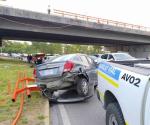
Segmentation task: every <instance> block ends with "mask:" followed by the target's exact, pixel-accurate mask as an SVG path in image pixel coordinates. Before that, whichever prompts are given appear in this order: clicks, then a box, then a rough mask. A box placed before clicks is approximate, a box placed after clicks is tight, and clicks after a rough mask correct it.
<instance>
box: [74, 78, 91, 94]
mask: <svg viewBox="0 0 150 125" xmlns="http://www.w3.org/2000/svg"><path fill="white" fill-rule="evenodd" d="M77 92H78V94H79V95H80V96H87V95H88V94H89V83H88V81H87V80H86V79H85V78H80V79H78V81H77Z"/></svg>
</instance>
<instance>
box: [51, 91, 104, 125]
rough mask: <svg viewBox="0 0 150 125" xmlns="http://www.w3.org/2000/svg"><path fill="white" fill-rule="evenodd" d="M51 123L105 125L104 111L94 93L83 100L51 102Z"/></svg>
mask: <svg viewBox="0 0 150 125" xmlns="http://www.w3.org/2000/svg"><path fill="white" fill-rule="evenodd" d="M50 110H51V115H50V117H51V122H52V125H105V111H104V109H103V107H102V105H101V103H100V102H99V101H98V99H97V97H96V94H95V95H94V96H93V97H92V98H90V99H88V100H86V101H83V102H77V103H57V104H51V109H50Z"/></svg>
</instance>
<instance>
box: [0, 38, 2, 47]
mask: <svg viewBox="0 0 150 125" xmlns="http://www.w3.org/2000/svg"><path fill="white" fill-rule="evenodd" d="M0 47H2V38H0Z"/></svg>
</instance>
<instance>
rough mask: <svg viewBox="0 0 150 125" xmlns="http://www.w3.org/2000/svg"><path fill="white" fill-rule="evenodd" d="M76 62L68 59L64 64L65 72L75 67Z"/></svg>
mask: <svg viewBox="0 0 150 125" xmlns="http://www.w3.org/2000/svg"><path fill="white" fill-rule="evenodd" d="M73 67H74V63H73V62H71V61H67V62H66V63H65V65H64V72H69V71H71V70H72V69H73Z"/></svg>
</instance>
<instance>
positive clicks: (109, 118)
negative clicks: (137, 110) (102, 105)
mask: <svg viewBox="0 0 150 125" xmlns="http://www.w3.org/2000/svg"><path fill="white" fill-rule="evenodd" d="M106 125H125V122H124V118H123V115H122V112H121V109H120V107H119V105H118V104H117V103H110V104H109V105H108V106H107V108H106Z"/></svg>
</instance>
